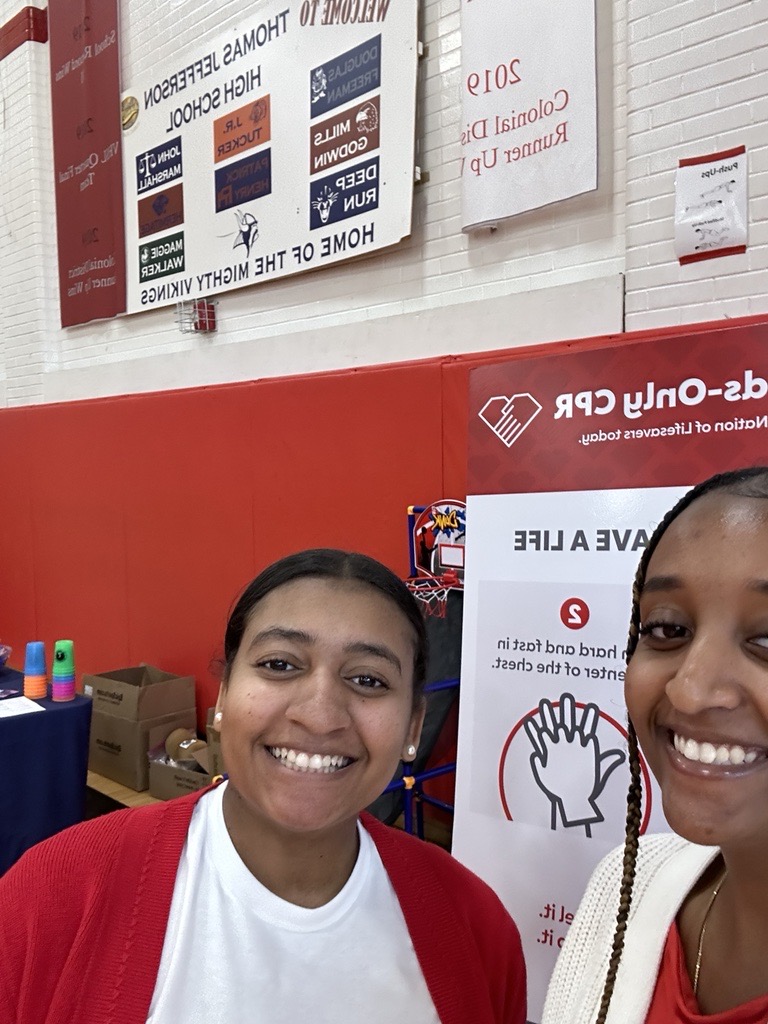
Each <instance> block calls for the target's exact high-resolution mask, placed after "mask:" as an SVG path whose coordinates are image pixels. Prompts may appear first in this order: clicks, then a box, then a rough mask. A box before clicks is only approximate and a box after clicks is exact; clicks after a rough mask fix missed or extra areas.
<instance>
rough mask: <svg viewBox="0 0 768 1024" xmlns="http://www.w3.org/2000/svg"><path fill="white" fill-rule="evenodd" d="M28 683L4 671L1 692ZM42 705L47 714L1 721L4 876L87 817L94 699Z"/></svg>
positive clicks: (0, 858) (0, 863) (0, 860)
mask: <svg viewBox="0 0 768 1024" xmlns="http://www.w3.org/2000/svg"><path fill="white" fill-rule="evenodd" d="M23 681H24V680H23V676H22V674H21V673H20V672H15V671H14V670H13V669H8V668H3V669H0V690H3V689H19V690H20V689H22V686H23ZM36 703H38V704H39V705H40V706H41V707H42V708H45V710H44V711H42V712H35V713H34V714H29V715H17V716H14V717H11V718H2V719H0V764H2V767H3V772H2V780H1V781H0V874H2V873H3V872H4V871H6V870H7V869H8V868H9V867H10V866H11V864H13V863H14V861H16V860H18V858H19V857H20V856H21V855H22V853H24V851H25V850H27V849H29V847H30V846H34V844H35V843H39V842H40V841H41V840H42V839H47V838H48V836H52V835H53V834H54V833H55V832H59V831H60V830H61V829H63V828H67V827H68V826H69V825H74V824H76V823H77V822H78V821H82V820H83V815H84V813H85V786H86V780H87V775H88V733H89V731H90V727H91V700H90V698H89V697H82V696H80V695H78V696H76V697H75V699H74V700H71V701H66V702H65V703H56V702H54V701H52V700H39V701H37V702H36Z"/></svg>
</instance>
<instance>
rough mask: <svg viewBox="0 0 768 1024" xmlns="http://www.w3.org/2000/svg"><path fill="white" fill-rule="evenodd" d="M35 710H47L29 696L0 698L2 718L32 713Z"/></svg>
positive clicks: (0, 715)
mask: <svg viewBox="0 0 768 1024" xmlns="http://www.w3.org/2000/svg"><path fill="white" fill-rule="evenodd" d="M34 711H45V708H41V707H40V705H39V704H35V702H34V701H33V700H30V699H29V697H9V698H8V700H0V718H14V717H15V716H16V715H31V714H32V713H33V712H34Z"/></svg>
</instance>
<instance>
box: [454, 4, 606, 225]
mask: <svg viewBox="0 0 768 1024" xmlns="http://www.w3.org/2000/svg"><path fill="white" fill-rule="evenodd" d="M461 33H462V113H463V120H462V129H461V179H462V226H463V228H464V230H465V231H466V230H468V229H470V228H477V227H482V226H484V225H488V224H495V223H496V222H497V221H499V220H502V219H503V218H505V217H512V216H514V215H515V214H518V213H523V212H524V211H526V210H534V209H536V208H537V207H540V206H545V205H546V204H548V203H554V202H557V201H559V200H561V199H568V198H570V197H571V196H576V195H580V194H581V193H583V192H589V191H592V190H593V189H596V188H597V87H596V57H595V52H596V51H595V2H594V0H572V2H571V3H567V4H558V5H555V6H553V5H552V4H551V3H548V2H545V0H526V3H508V2H506V3H505V2H501V0H464V2H463V3H462V7H461Z"/></svg>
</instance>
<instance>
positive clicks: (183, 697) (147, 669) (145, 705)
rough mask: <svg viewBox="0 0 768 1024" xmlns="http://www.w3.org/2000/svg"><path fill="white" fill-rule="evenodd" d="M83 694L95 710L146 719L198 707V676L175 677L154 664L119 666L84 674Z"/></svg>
mask: <svg viewBox="0 0 768 1024" xmlns="http://www.w3.org/2000/svg"><path fill="white" fill-rule="evenodd" d="M83 693H85V695H86V696H87V697H92V698H93V710H94V713H96V712H104V713H106V714H110V715H116V716H118V717H119V718H129V719H131V721H134V722H143V721H146V720H147V719H148V718H159V717H160V716H161V715H167V714H168V713H169V712H171V711H186V710H187V709H188V708H193V707H194V706H195V679H194V676H175V675H174V674H173V673H172V672H163V670H162V669H159V668H155V667H154V666H153V665H138V666H136V667H135V668H117V669H114V670H113V671H112V672H100V673H99V674H98V675H84V676H83Z"/></svg>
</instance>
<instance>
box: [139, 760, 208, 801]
mask: <svg viewBox="0 0 768 1024" xmlns="http://www.w3.org/2000/svg"><path fill="white" fill-rule="evenodd" d="M210 781H211V777H210V775H206V774H205V773H204V772H195V771H192V770H191V769H190V768H174V767H172V766H171V765H169V764H163V762H162V761H150V762H149V792H150V795H151V796H154V797H157V799H158V800H172V799H173V798H174V797H176V796H184V794H185V793H194V792H195V791H196V790H198V789H203V788H204V787H205V786H207V785H209V784H210Z"/></svg>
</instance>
